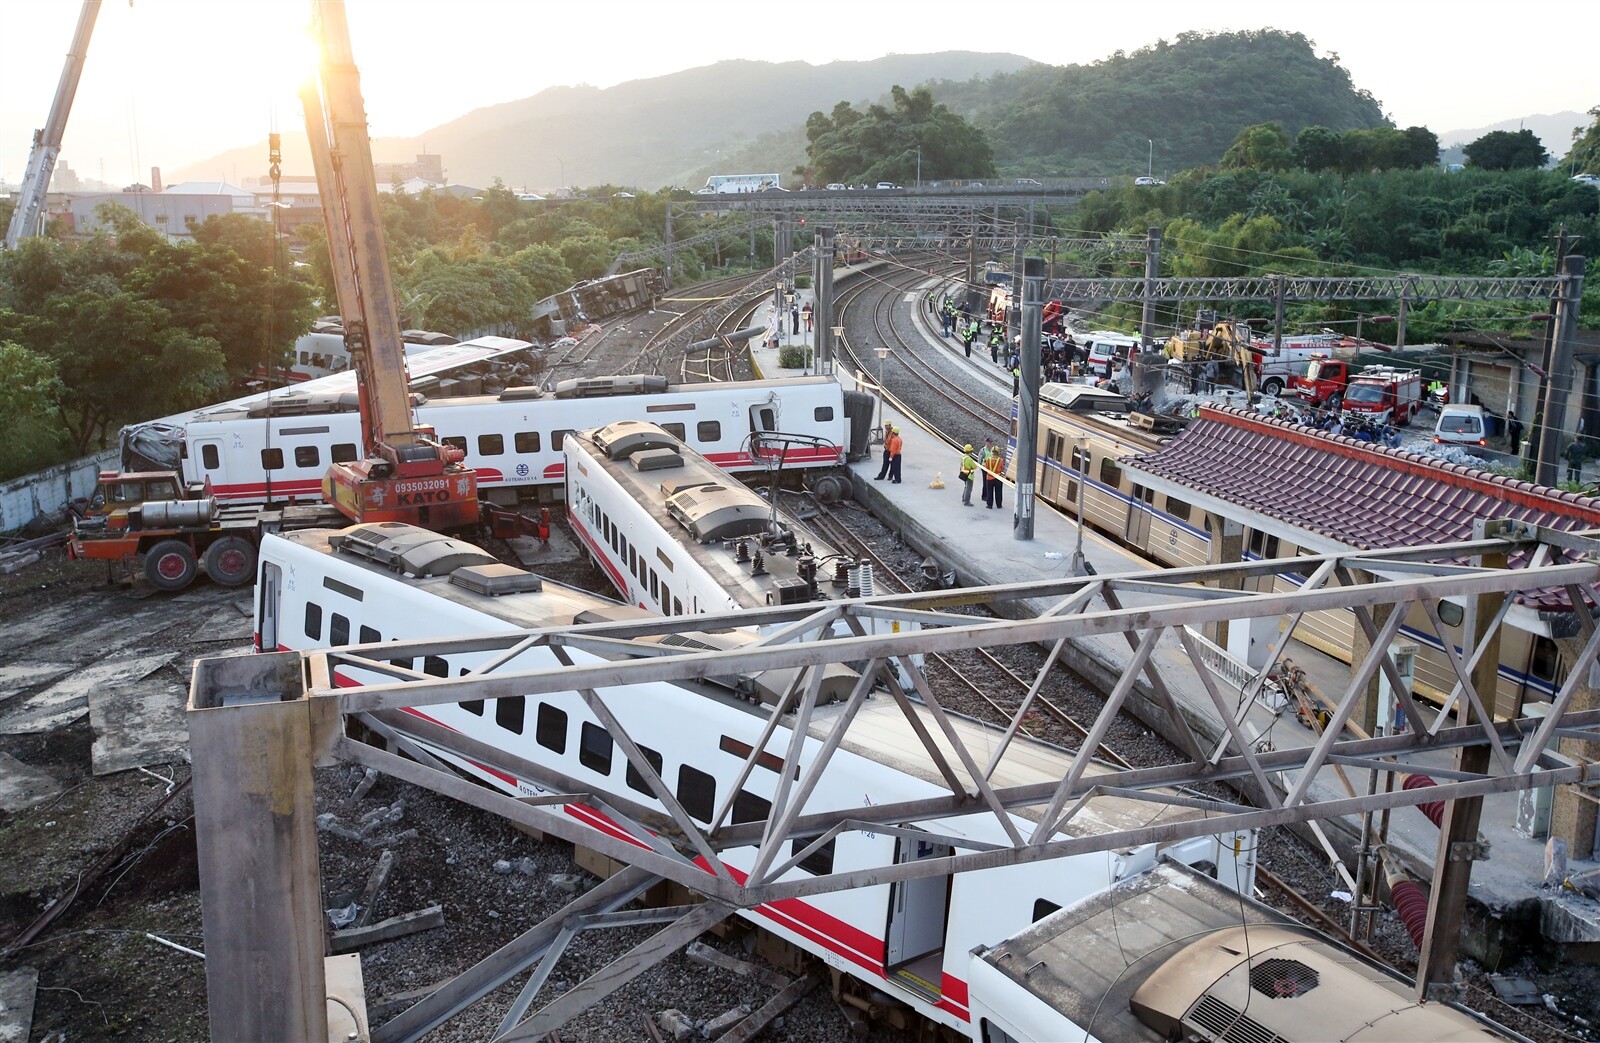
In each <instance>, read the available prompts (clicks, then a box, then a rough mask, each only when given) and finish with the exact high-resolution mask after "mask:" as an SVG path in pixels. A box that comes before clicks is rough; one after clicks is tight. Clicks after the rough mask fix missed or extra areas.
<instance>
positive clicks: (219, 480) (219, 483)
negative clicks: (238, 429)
mask: <svg viewBox="0 0 1600 1043" xmlns="http://www.w3.org/2000/svg"><path fill="white" fill-rule="evenodd" d="M233 437H234V440H235V441H240V439H239V437H238V435H234V436H233ZM241 444H242V442H241ZM226 448H227V447H226V446H224V445H223V444H222V439H221V438H200V439H196V440H195V441H194V442H192V443H189V444H187V445H186V446H185V448H184V455H185V456H187V457H189V459H190V464H189V466H187V467H185V468H183V472H184V480H185V481H195V482H203V481H206V480H207V479H210V481H211V485H212V488H213V489H215V490H225V489H227V487H228V467H227V466H226V465H225V464H224V463H223V461H225V460H226V459H227V458H228V455H227V452H226Z"/></svg>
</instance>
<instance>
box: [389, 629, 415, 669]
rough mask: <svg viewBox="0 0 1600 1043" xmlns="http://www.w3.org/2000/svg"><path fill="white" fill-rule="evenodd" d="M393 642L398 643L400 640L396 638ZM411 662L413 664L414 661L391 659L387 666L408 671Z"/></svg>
mask: <svg viewBox="0 0 1600 1043" xmlns="http://www.w3.org/2000/svg"><path fill="white" fill-rule="evenodd" d="M394 640H396V641H398V640H400V639H399V638H398V637H397V638H395V639H394ZM413 662H414V660H411V659H391V660H389V665H390V666H398V667H400V668H402V669H405V670H410V669H411V664H412V663H413Z"/></svg>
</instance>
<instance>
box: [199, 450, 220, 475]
mask: <svg viewBox="0 0 1600 1043" xmlns="http://www.w3.org/2000/svg"><path fill="white" fill-rule="evenodd" d="M221 463H222V458H221V457H220V456H219V455H218V454H217V447H216V446H214V445H203V446H201V447H200V464H201V466H203V467H204V468H206V470H208V471H210V470H215V469H216V468H217V467H218V466H220V465H221Z"/></svg>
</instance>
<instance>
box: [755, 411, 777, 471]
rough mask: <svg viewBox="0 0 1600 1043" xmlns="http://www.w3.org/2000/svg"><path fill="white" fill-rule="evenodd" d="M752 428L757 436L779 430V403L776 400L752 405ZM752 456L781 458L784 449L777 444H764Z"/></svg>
mask: <svg viewBox="0 0 1600 1043" xmlns="http://www.w3.org/2000/svg"><path fill="white" fill-rule="evenodd" d="M750 430H751V432H752V433H753V434H755V435H756V436H757V437H759V436H761V435H770V434H772V433H773V432H775V431H777V430H778V405H777V403H776V402H762V403H759V404H757V405H753V406H751V407H750ZM751 455H752V456H760V457H761V458H763V459H768V460H770V459H781V457H782V455H783V449H782V448H781V447H779V446H776V445H767V446H762V447H761V448H760V450H759V451H758V452H757V453H752V454H751Z"/></svg>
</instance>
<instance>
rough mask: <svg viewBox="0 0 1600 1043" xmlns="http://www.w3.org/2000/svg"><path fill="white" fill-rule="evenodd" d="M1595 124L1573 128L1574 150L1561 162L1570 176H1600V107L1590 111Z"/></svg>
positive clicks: (1597, 106)
mask: <svg viewBox="0 0 1600 1043" xmlns="http://www.w3.org/2000/svg"><path fill="white" fill-rule="evenodd" d="M1589 115H1591V116H1593V117H1594V122H1593V123H1591V124H1589V126H1587V127H1574V128H1572V148H1571V149H1570V150H1569V151H1568V152H1567V154H1566V156H1565V157H1563V158H1562V160H1561V166H1562V169H1564V170H1566V172H1567V174H1568V175H1572V174H1600V105H1596V106H1595V107H1594V108H1592V109H1590V110H1589Z"/></svg>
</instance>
